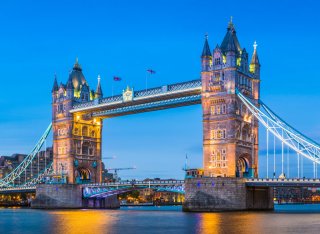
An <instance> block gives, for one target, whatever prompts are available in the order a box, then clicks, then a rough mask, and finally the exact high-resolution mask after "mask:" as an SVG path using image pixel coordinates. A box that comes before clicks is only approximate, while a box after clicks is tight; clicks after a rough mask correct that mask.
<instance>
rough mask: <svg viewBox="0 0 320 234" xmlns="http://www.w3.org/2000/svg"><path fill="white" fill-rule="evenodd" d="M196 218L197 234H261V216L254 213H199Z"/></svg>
mask: <svg viewBox="0 0 320 234" xmlns="http://www.w3.org/2000/svg"><path fill="white" fill-rule="evenodd" d="M197 216H198V217H197V219H198V222H197V232H198V233H203V234H208V233H259V232H260V233H261V230H260V229H259V227H261V224H260V222H261V221H262V220H261V216H259V215H255V213H249V212H223V213H201V214H198V215H197ZM259 230H260V231H259Z"/></svg>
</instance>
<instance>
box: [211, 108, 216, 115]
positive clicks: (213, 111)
mask: <svg viewBox="0 0 320 234" xmlns="http://www.w3.org/2000/svg"><path fill="white" fill-rule="evenodd" d="M210 110H211V115H215V114H216V108H215V106H211V108H210Z"/></svg>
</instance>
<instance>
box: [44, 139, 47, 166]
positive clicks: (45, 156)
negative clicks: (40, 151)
mask: <svg viewBox="0 0 320 234" xmlns="http://www.w3.org/2000/svg"><path fill="white" fill-rule="evenodd" d="M44 148H45V149H44V168H47V139H46V140H45V141H44Z"/></svg>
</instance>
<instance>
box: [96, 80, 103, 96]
mask: <svg viewBox="0 0 320 234" xmlns="http://www.w3.org/2000/svg"><path fill="white" fill-rule="evenodd" d="M100 79H101V78H100V75H98V85H97V89H96V93H95V98H102V97H103V93H102V89H101V84H100Z"/></svg>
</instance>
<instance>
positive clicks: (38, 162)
mask: <svg viewBox="0 0 320 234" xmlns="http://www.w3.org/2000/svg"><path fill="white" fill-rule="evenodd" d="M39 163H40V161H39V152H38V175H39V172H40V167H39Z"/></svg>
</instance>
